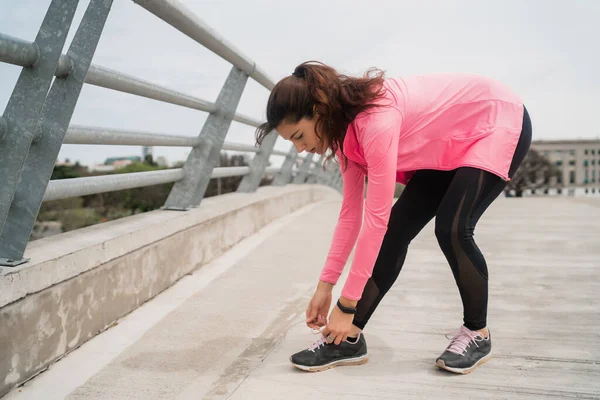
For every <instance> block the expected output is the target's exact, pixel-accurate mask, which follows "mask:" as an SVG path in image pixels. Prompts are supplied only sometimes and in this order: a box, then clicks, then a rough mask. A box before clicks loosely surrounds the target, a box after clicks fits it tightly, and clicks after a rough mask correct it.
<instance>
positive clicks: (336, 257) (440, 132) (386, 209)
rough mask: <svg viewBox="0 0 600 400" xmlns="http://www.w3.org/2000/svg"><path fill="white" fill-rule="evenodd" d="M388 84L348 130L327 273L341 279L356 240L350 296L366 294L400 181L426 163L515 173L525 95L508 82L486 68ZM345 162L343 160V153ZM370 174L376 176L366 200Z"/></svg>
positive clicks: (347, 288) (346, 292) (345, 293)
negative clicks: (376, 104) (484, 72)
mask: <svg viewBox="0 0 600 400" xmlns="http://www.w3.org/2000/svg"><path fill="white" fill-rule="evenodd" d="M384 87H385V88H386V89H387V90H386V95H385V97H384V98H383V99H382V100H380V101H379V103H380V104H382V105H384V106H385V107H377V108H374V109H371V110H367V111H365V112H363V113H360V114H359V115H358V116H357V117H356V119H355V120H354V121H353V122H352V123H351V124H350V125H349V126H348V130H347V131H346V137H345V139H344V154H345V155H346V157H347V158H348V166H347V168H346V169H344V168H342V175H343V181H344V190H343V192H344V198H343V201H342V209H341V212H340V215H339V219H338V223H337V226H336V228H335V232H334V235H333V240H332V243H331V247H330V250H329V254H328V256H327V260H326V263H325V266H324V268H323V270H322V273H321V276H320V279H321V280H323V281H325V282H330V283H332V284H336V283H337V281H338V279H339V277H340V275H341V273H342V271H343V269H344V266H345V265H346V262H347V260H348V257H349V255H350V252H351V251H352V248H353V247H354V245H355V243H356V244H357V246H356V251H355V254H354V260H353V262H352V266H351V269H350V272H349V275H348V279H347V280H346V283H345V285H344V288H343V290H342V296H344V297H346V298H348V299H351V300H358V299H360V298H361V296H362V292H363V289H364V287H365V284H366V282H367V280H368V279H369V277H370V276H371V273H372V271H373V266H374V264H375V260H376V259H377V255H378V253H379V248H380V247H381V243H382V241H383V236H384V234H385V232H386V229H387V223H388V219H389V216H390V212H391V208H392V202H393V196H394V189H395V185H396V182H400V183H403V184H406V183H408V181H409V180H410V177H411V176H412V174H413V173H414V172H415V171H416V170H419V169H435V170H452V169H456V168H458V167H466V166H468V167H475V168H480V169H483V170H486V171H489V172H491V173H493V174H496V175H498V176H500V177H501V178H503V179H505V180H508V169H509V167H510V163H511V161H512V157H513V153H514V151H515V148H516V146H517V142H518V141H519V136H520V133H521V128H522V123H523V103H522V101H521V99H519V97H518V96H516V95H515V94H514V93H512V91H510V89H508V88H507V87H505V86H503V85H501V84H500V83H498V82H496V81H494V80H491V79H487V78H484V77H481V76H477V75H466V74H439V75H426V76H414V77H407V78H402V79H387V80H386V81H385V83H384ZM339 156H340V154H339V152H338V159H340V157H339ZM342 160H343V159H342ZM340 164H341V165H342V166H343V165H344V163H343V161H342V162H341V163H340ZM365 175H366V176H367V177H368V180H369V184H368V187H367V195H366V200H364V182H365ZM363 203H364V204H365V206H364V208H365V213H364V221H363ZM361 225H362V229H361ZM357 239H358V242H357Z"/></svg>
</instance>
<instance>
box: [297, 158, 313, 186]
mask: <svg viewBox="0 0 600 400" xmlns="http://www.w3.org/2000/svg"><path fill="white" fill-rule="evenodd" d="M314 156H315V155H314V153H309V154H307V155H306V157H304V158H303V159H302V165H301V166H300V168H299V169H298V173H297V174H296V176H295V177H294V183H304V182H305V181H306V177H307V176H308V171H309V170H310V166H311V164H312V159H313V157H314Z"/></svg>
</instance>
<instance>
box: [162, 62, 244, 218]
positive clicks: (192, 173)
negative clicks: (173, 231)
mask: <svg viewBox="0 0 600 400" xmlns="http://www.w3.org/2000/svg"><path fill="white" fill-rule="evenodd" d="M247 81H248V75H246V73H244V72H243V71H241V70H240V69H239V68H237V67H235V66H234V67H232V69H231V72H229V76H228V77H227V80H226V81H225V84H224V85H223V88H222V89H221V92H220V93H219V96H218V97H217V101H216V102H215V105H216V106H217V111H215V112H214V113H211V114H210V115H209V116H208V118H207V119H206V122H205V123H204V126H203V127H202V130H201V131H200V135H199V139H200V140H199V144H198V145H197V146H195V147H194V148H193V149H192V151H191V152H190V154H189V155H188V158H187V160H186V162H185V164H184V166H183V172H184V174H185V176H184V178H183V179H182V180H181V181H179V182H177V183H176V184H175V185H173V189H172V190H171V193H169V197H168V198H167V201H166V203H165V206H164V208H165V209H171V210H187V209H189V208H192V207H197V206H199V205H200V202H202V198H203V197H204V192H206V188H207V186H208V183H209V182H210V179H211V175H212V171H213V169H214V167H215V165H217V163H218V162H219V157H220V155H221V148H222V147H223V143H224V142H225V137H226V136H227V131H228V130H229V126H230V125H231V121H232V119H233V116H234V114H235V110H236V108H237V106H238V103H239V102H240V98H241V97H242V93H243V92H244V87H245V86H246V82H247Z"/></svg>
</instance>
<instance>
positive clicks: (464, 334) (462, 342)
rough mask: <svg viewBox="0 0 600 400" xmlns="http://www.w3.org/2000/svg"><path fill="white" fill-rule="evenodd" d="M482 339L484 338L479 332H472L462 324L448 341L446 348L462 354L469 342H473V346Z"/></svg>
mask: <svg viewBox="0 0 600 400" xmlns="http://www.w3.org/2000/svg"><path fill="white" fill-rule="evenodd" d="M446 337H448V335H446ZM483 340H485V339H484V338H483V336H481V334H480V333H479V332H474V331H472V330H469V329H467V328H465V327H464V326H461V327H460V330H459V331H458V333H456V336H454V338H453V339H452V342H450V344H449V345H448V347H447V348H446V350H448V351H449V352H451V353H454V354H458V355H461V356H464V355H465V354H464V353H465V351H466V350H467V347H469V344H470V343H471V342H472V343H475V346H477V347H479V345H478V344H477V342H481V341H483Z"/></svg>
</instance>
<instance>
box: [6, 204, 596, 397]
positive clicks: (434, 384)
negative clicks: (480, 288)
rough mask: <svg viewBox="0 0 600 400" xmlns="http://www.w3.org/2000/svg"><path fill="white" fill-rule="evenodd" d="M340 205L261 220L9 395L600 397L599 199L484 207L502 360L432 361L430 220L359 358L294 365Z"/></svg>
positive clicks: (446, 277)
mask: <svg viewBox="0 0 600 400" xmlns="http://www.w3.org/2000/svg"><path fill="white" fill-rule="evenodd" d="M339 206H340V203H339V202H329V203H321V204H317V205H312V206H309V207H306V208H304V209H302V210H300V211H298V212H296V213H295V214H293V215H290V216H288V217H286V218H285V219H282V220H279V221H277V222H275V223H273V224H271V225H269V226H268V227H266V228H264V229H263V230H262V231H261V232H260V233H258V234H256V235H254V236H252V237H250V238H248V239H246V240H245V241H244V242H242V243H240V244H238V245H237V246H236V247H235V248H233V249H232V250H231V251H229V252H228V253H227V254H226V255H224V256H223V257H221V258H220V259H218V260H216V261H215V262H213V263H211V264H210V265H207V266H205V267H203V268H201V269H200V270H198V271H197V272H196V273H195V274H193V275H190V276H187V277H186V278H184V279H182V280H181V281H180V282H179V283H178V284H176V285H175V286H174V287H172V288H170V289H169V290H167V291H165V292H164V293H162V294H161V295H159V296H158V297H156V298H155V299H153V300H152V301H150V302H148V303H146V304H145V305H143V306H142V307H141V308H140V309H138V310H136V311H135V312H133V313H131V314H130V315H128V316H127V317H125V318H123V319H122V320H121V321H119V323H118V324H116V325H115V326H113V327H112V328H111V329H109V330H107V331H105V332H104V333H102V334H100V335H99V336H97V337H96V338H94V339H93V340H91V341H90V342H88V343H86V344H85V345H84V346H82V347H81V348H79V349H77V350H75V351H74V352H73V353H71V354H69V355H68V356H66V357H65V358H64V359H62V360H60V361H59V362H57V363H56V364H54V365H53V366H51V368H50V369H49V370H48V371H46V372H44V373H43V374H41V375H39V376H38V377H36V378H35V379H33V380H32V381H30V382H28V383H27V384H26V385H25V386H23V387H21V388H19V389H16V390H15V391H13V392H11V393H10V394H9V395H7V396H6V399H10V400H14V399H38V398H39V399H44V400H49V399H63V398H67V399H72V400H75V399H77V400H84V399H85V400H87V399H199V398H206V399H218V398H228V399H244V400H246V399H308V398H311V399H342V398H343V399H400V398H402V399H404V398H422V399H438V398H439V399H452V398H477V399H539V398H557V399H569V398H576V399H598V398H600V334H599V332H600V304H599V303H600V302H599V297H600V295H599V293H600V279H599V277H600V218H598V217H599V216H600V201H599V200H592V199H573V198H526V199H504V198H502V199H499V201H497V202H496V203H495V204H493V205H492V207H491V208H490V210H489V211H488V213H486V214H485V215H484V217H483V218H482V220H481V221H480V224H479V227H478V230H477V234H476V238H477V242H478V245H479V246H480V247H481V248H482V250H483V251H484V253H485V254H486V256H487V261H488V264H489V270H490V279H491V280H490V308H489V326H490V329H491V330H492V332H493V337H494V342H493V345H494V352H495V356H494V358H493V359H492V360H491V361H490V362H489V363H487V364H485V365H484V366H482V367H480V368H479V369H478V370H476V371H475V372H474V373H472V374H470V375H465V376H459V375H454V374H450V373H447V372H444V371H439V370H437V369H436V368H435V367H434V365H433V363H434V360H435V357H437V356H438V355H439V354H440V353H441V352H442V351H443V349H444V348H445V346H446V345H447V343H448V340H447V339H446V338H445V334H446V333H451V332H453V331H455V330H456V329H458V328H459V326H460V324H461V317H462V315H461V303H460V297H459V295H458V291H457V289H456V287H455V285H454V282H453V278H452V274H451V272H450V268H449V267H448V266H447V264H446V262H445V259H444V257H443V255H442V253H441V251H440V250H439V248H438V247H437V242H436V240H435V237H434V235H433V224H430V225H428V226H427V227H426V228H425V230H424V231H423V232H422V233H421V234H420V235H419V237H417V238H416V239H415V241H414V242H413V244H412V245H411V248H410V251H409V256H408V259H407V262H406V265H405V268H404V271H403V272H402V274H401V275H400V278H399V280H398V282H397V283H396V285H395V286H394V287H393V288H392V290H391V291H390V293H389V294H388V296H387V297H386V298H385V299H384V301H383V302H382V303H381V305H380V307H379V309H378V310H377V312H376V313H375V315H374V317H373V318H372V320H371V322H370V324H369V326H368V327H367V329H366V330H365V334H366V338H367V343H368V346H369V351H370V354H371V359H370V362H369V363H368V364H365V365H363V366H358V367H341V368H336V369H333V370H329V371H325V372H321V373H303V372H301V371H298V370H295V369H294V368H293V367H292V366H291V365H290V364H289V362H288V357H289V355H290V354H291V353H293V352H296V351H298V350H300V349H302V348H304V347H308V346H309V345H310V344H311V343H312V341H313V340H315V339H316V336H314V335H312V334H311V333H310V330H309V329H308V328H306V327H305V326H304V324H303V313H304V310H305V307H306V304H307V302H308V300H309V298H310V295H311V293H312V291H313V288H314V285H315V284H316V281H317V278H318V273H319V271H320V268H321V266H322V263H323V260H324V257H325V255H326V252H327V249H328V245H329V240H330V238H331V234H332V231H333V224H334V222H335V219H336V216H337V213H338V211H339ZM173 262H177V260H173ZM342 279H343V278H342ZM339 286H340V285H338V287H337V288H336V292H335V293H334V294H336V295H337V294H339V291H340V287H339Z"/></svg>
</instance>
